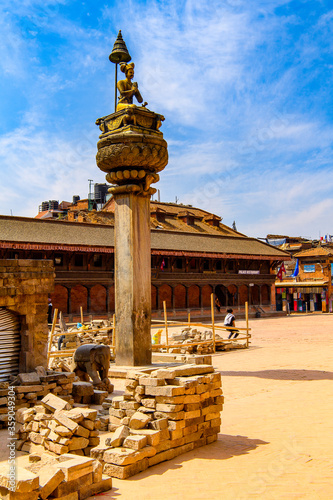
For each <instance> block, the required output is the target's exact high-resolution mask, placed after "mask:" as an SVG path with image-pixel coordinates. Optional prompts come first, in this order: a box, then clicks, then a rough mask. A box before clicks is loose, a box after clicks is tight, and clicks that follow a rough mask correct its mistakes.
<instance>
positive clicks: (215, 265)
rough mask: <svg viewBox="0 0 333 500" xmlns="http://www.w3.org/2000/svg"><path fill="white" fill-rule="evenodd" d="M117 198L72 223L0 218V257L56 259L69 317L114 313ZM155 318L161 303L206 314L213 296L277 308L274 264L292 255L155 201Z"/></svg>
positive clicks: (59, 301) (55, 298) (75, 213)
mask: <svg viewBox="0 0 333 500" xmlns="http://www.w3.org/2000/svg"><path fill="white" fill-rule="evenodd" d="M113 220H114V219H113V200H110V202H109V203H107V204H106V206H105V208H104V209H103V211H99V212H96V211H94V210H93V211H89V210H87V209H85V208H84V204H81V205H79V207H77V205H76V206H73V207H72V208H71V209H70V210H69V214H68V220H67V221H63V220H61V221H60V220H59V221H55V220H40V219H29V218H21V217H6V216H0V229H1V231H0V234H1V239H0V257H2V258H10V259H17V258H20V259H22V258H23V259H42V260H52V261H53V263H54V267H55V289H54V292H53V293H52V294H51V296H52V302H53V305H54V307H57V308H58V309H59V310H61V311H62V312H63V313H64V314H67V315H77V314H78V313H79V311H80V307H81V306H82V307H83V310H84V312H85V313H87V314H96V315H104V314H112V313H113V312H114V294H115V292H114V228H113ZM151 248H152V252H151V262H152V268H151V278H152V288H151V290H152V309H153V315H154V314H155V315H156V314H158V313H159V312H161V310H162V309H163V301H166V305H167V308H168V310H169V311H170V312H172V313H173V314H174V315H175V316H181V315H183V316H184V315H185V314H186V313H187V311H189V310H190V311H191V312H192V313H193V314H197V315H202V314H204V312H205V310H206V311H208V310H209V308H210V300H211V299H210V297H211V293H215V294H216V296H217V297H218V298H219V301H220V303H221V306H222V310H223V313H224V311H225V309H224V308H225V307H227V306H233V307H234V308H236V309H238V310H241V309H242V308H243V306H244V304H245V302H246V301H248V302H249V303H250V306H262V307H266V308H267V309H268V310H270V309H271V308H273V307H275V293H274V280H275V275H274V269H275V267H276V265H277V264H278V263H279V262H281V261H282V260H285V259H288V254H286V252H283V251H281V250H279V249H276V248H273V247H271V246H270V245H267V244H265V243H262V242H260V241H258V240H256V239H255V238H248V237H246V236H245V235H243V234H241V233H238V232H237V231H234V230H232V229H231V228H229V227H228V226H225V225H224V224H222V222H221V218H220V217H218V216H216V215H214V214H210V213H208V212H206V211H203V210H200V209H196V208H193V207H190V206H182V205H176V204H170V203H158V202H152V203H151Z"/></svg>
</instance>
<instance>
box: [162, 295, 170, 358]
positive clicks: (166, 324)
mask: <svg viewBox="0 0 333 500" xmlns="http://www.w3.org/2000/svg"><path fill="white" fill-rule="evenodd" d="M163 311H164V326H165V343H166V346H167V351H168V344H169V337H168V317H167V310H166V302H165V300H163Z"/></svg>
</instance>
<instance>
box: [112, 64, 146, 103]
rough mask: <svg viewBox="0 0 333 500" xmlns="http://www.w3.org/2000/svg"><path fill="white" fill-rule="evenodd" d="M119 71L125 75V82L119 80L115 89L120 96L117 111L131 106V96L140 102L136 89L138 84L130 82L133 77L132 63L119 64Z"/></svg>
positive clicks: (140, 98) (138, 92) (139, 95)
mask: <svg viewBox="0 0 333 500" xmlns="http://www.w3.org/2000/svg"><path fill="white" fill-rule="evenodd" d="M120 69H121V71H122V72H123V73H125V75H126V80H119V82H118V83H117V88H118V90H119V93H120V96H119V101H118V105H117V111H119V110H120V109H123V108H126V107H128V106H134V105H133V96H135V97H136V99H137V101H138V102H140V103H141V102H142V101H143V99H142V96H141V94H140V91H139V89H138V84H137V83H136V82H132V81H131V80H133V77H134V63H129V64H125V63H123V64H121V66H120Z"/></svg>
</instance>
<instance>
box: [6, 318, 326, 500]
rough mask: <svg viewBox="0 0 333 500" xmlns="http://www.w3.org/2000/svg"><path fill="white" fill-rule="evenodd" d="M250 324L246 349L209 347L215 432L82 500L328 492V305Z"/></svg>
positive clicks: (226, 499) (272, 497) (316, 495)
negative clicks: (216, 390) (220, 399)
mask: <svg viewBox="0 0 333 500" xmlns="http://www.w3.org/2000/svg"><path fill="white" fill-rule="evenodd" d="M237 326H239V327H244V326H245V322H241V321H239V322H237ZM249 326H250V328H251V329H252V331H251V333H252V339H251V345H250V348H249V349H239V350H234V351H230V352H221V353H219V354H216V355H215V356H214V357H213V364H214V366H215V368H216V369H217V370H219V371H221V373H222V388H223V393H224V397H225V404H224V409H223V412H222V414H221V415H222V426H221V433H220V434H219V437H218V441H217V442H215V443H212V444H210V445H208V446H205V447H202V448H198V449H196V450H194V451H191V452H189V453H186V454H184V455H181V456H179V457H177V458H175V459H173V460H170V461H168V462H163V463H161V464H159V465H156V466H155V467H152V468H150V469H148V470H146V471H145V472H143V473H141V474H138V475H136V476H134V477H132V478H130V479H127V480H124V481H121V480H119V479H113V489H112V490H111V491H110V492H107V493H103V494H99V495H96V496H95V497H91V498H90V499H89V500H93V499H94V500H97V499H101V500H102V499H103V500H117V499H118V498H119V499H121V500H183V499H184V500H199V499H200V500H201V499H207V500H247V499H260V500H266V499H267V500H280V499H284V500H294V499H302V500H303V499H311V500H332V499H333V474H332V472H333V446H332V444H333V397H332V392H333V391H332V386H333V384H332V381H333V368H332V367H333V349H332V347H333V315H329V314H326V315H325V314H312V315H304V316H300V315H299V316H290V317H283V318H267V319H263V318H261V319H255V320H251V321H250V325H249ZM114 382H116V381H114ZM120 384H121V382H119V381H117V382H116V388H117V389H118V385H120ZM6 433H7V431H5V430H3V431H1V433H0V434H1V436H0V460H6V459H7V454H8V451H7V447H6V444H7V438H6V436H7V434H6ZM19 455H21V453H20V452H18V462H20V458H19ZM26 500H28V497H27V499H26Z"/></svg>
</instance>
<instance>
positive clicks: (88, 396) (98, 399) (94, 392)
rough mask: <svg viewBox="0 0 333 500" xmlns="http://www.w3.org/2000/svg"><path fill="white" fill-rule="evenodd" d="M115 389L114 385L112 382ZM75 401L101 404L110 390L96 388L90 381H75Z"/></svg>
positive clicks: (111, 386) (111, 387) (111, 388)
mask: <svg viewBox="0 0 333 500" xmlns="http://www.w3.org/2000/svg"><path fill="white" fill-rule="evenodd" d="M109 388H110V390H111V391H113V385H112V384H110V387H109ZM72 396H73V400H74V403H79V404H93V405H101V404H102V403H103V401H104V399H105V398H107V396H108V391H103V390H99V389H94V386H93V385H92V384H91V383H90V382H82V381H81V382H74V384H73V392H72Z"/></svg>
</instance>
